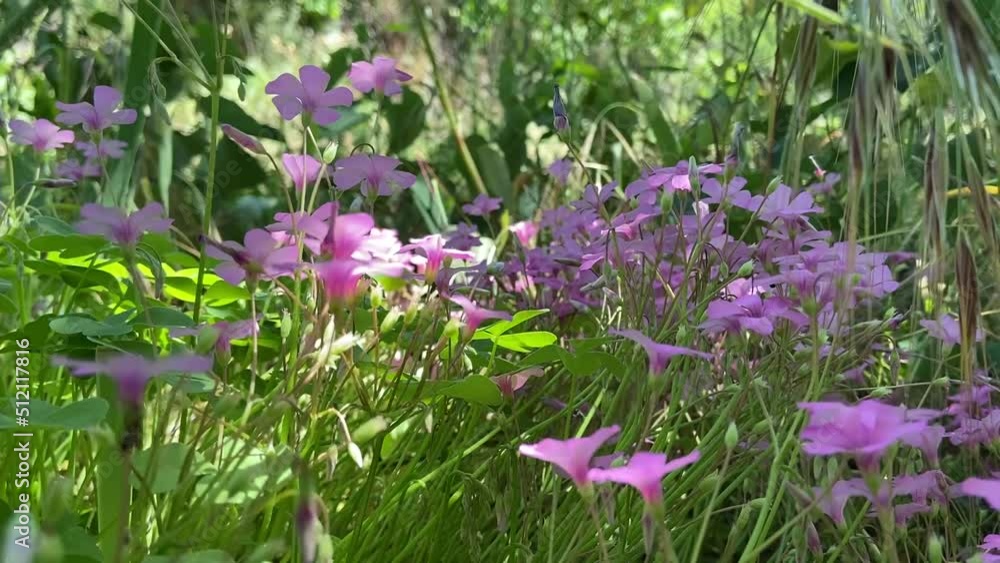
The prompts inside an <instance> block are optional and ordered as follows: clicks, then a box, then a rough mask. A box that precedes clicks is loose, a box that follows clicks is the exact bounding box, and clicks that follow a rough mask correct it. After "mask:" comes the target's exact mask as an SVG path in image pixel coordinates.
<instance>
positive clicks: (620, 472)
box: [589, 450, 701, 505]
mask: <svg viewBox="0 0 1000 563" xmlns="http://www.w3.org/2000/svg"><path fill="white" fill-rule="evenodd" d="M700 458H701V454H700V453H699V452H698V450H694V451H693V452H691V453H689V454H688V455H686V456H684V457H679V458H677V459H674V460H671V461H669V462H668V461H667V456H666V455H665V454H657V453H652V452H637V453H635V454H634V455H632V458H631V459H629V460H628V463H627V464H626V465H624V466H622V467H612V468H611V469H591V470H590V472H589V477H590V480H591V481H593V482H595V483H606V482H608V481H611V482H614V483H623V484H625V485H631V486H633V487H635V488H636V489H638V491H639V494H641V495H642V499H643V500H644V501H645V502H646V504H647V505H656V504H659V503H660V502H661V501H662V500H663V487H662V485H661V482H662V481H663V478H664V477H665V476H666V475H667V474H668V473H672V472H674V471H677V470H678V469H681V468H682V467H686V466H688V465H691V464H692V463H694V462H696V461H698V460H699V459H700Z"/></svg>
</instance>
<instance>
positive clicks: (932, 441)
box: [901, 424, 947, 467]
mask: <svg viewBox="0 0 1000 563" xmlns="http://www.w3.org/2000/svg"><path fill="white" fill-rule="evenodd" d="M946 434H947V432H946V431H945V429H944V426H940V425H937V424H935V425H933V426H928V427H926V428H922V429H920V430H918V431H916V432H913V433H911V434H906V435H904V436H903V437H902V438H901V440H902V441H903V443H904V444H906V445H907V446H910V447H911V448H917V449H919V450H920V451H921V452H923V454H924V457H925V458H927V463H929V464H931V465H932V466H934V467H937V465H938V448H940V447H941V440H943V439H944V437H945V435H946Z"/></svg>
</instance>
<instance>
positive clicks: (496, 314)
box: [447, 295, 510, 338]
mask: <svg viewBox="0 0 1000 563" xmlns="http://www.w3.org/2000/svg"><path fill="white" fill-rule="evenodd" d="M447 299H448V300H449V301H451V302H452V303H454V304H456V305H458V306H459V307H461V308H462V311H463V312H464V313H465V329H464V330H463V332H464V333H465V337H466V338H469V337H471V336H472V334H473V333H475V332H476V329H477V328H479V325H481V324H482V323H483V321H485V320H488V319H506V320H510V314H509V313H505V312H503V311H493V310H491V309H484V308H482V307H480V306H478V305H476V304H475V303H473V302H472V300H471V299H469V298H468V297H465V296H463V295H452V296H449V297H448V298H447Z"/></svg>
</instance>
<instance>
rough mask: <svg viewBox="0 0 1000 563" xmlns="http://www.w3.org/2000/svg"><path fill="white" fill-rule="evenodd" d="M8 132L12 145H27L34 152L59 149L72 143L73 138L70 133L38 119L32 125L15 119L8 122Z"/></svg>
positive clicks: (49, 122)
mask: <svg viewBox="0 0 1000 563" xmlns="http://www.w3.org/2000/svg"><path fill="white" fill-rule="evenodd" d="M10 131H11V133H12V136H11V140H12V141H14V144H17V145H27V146H29V147H31V148H33V149H35V152H45V151H50V150H53V149H61V148H62V146H63V145H65V144H66V143H72V142H73V138H74V135H73V132H72V131H70V130H68V129H60V128H59V126H58V125H56V124H55V123H52V122H51V121H49V120H48V119H38V120H36V121H35V122H34V123H28V122H27V121H22V120H20V119H15V120H12V121H11V122H10Z"/></svg>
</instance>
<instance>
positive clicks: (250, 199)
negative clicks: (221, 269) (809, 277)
mask: <svg viewBox="0 0 1000 563" xmlns="http://www.w3.org/2000/svg"><path fill="white" fill-rule="evenodd" d="M227 8H228V9H227ZM994 8H995V6H994V2H993V0H974V1H972V0H961V1H959V0H914V1H886V2H864V1H838V0H783V1H776V0H669V1H643V2H621V1H607V0H604V1H599V0H579V1H548V2H535V1H530V0H485V1H482V0H475V1H473V0H469V1H465V2H461V1H448V2H445V1H439V0H427V1H420V2H396V1H390V0H385V1H378V2H344V1H337V0H295V1H288V2H285V1H280V2H279V1H270V2H268V1H256V0H230V3H229V5H228V6H226V3H225V2H223V1H207V0H200V1H196V0H171V1H166V0H139V1H131V0H129V1H121V2H115V1H112V0H90V1H72V2H70V1H59V0H47V1H46V0H2V2H0V14H3V21H2V22H0V47H3V55H2V57H0V109H2V111H3V112H4V113H5V114H8V115H9V114H14V115H18V114H20V115H24V114H27V115H32V116H36V117H46V118H50V119H51V118H52V117H53V116H54V115H55V113H56V110H55V106H54V103H55V101H56V100H67V101H76V100H79V99H83V98H84V97H85V96H88V95H89V90H90V89H91V88H92V87H93V86H94V85H95V84H101V83H105V84H112V85H115V86H117V87H119V88H122V89H124V90H125V91H126V103H131V104H132V105H134V106H143V110H144V111H143V113H144V114H145V115H146V119H145V121H144V122H143V123H137V124H136V126H133V127H125V128H123V129H122V132H121V133H120V136H121V137H123V138H124V139H125V140H128V141H133V140H139V139H141V140H142V142H141V143H134V144H135V145H136V152H135V158H134V164H133V163H132V162H131V161H129V160H128V159H126V161H125V162H124V163H123V164H122V165H121V169H120V170H115V171H113V176H114V180H115V181H116V182H119V183H120V184H121V185H122V186H124V188H123V189H132V190H134V191H135V192H136V193H137V194H138V197H139V199H140V201H141V200H143V199H146V200H148V199H157V200H161V201H163V202H164V203H165V205H166V206H167V207H168V209H170V212H171V214H172V215H173V216H174V217H176V218H177V222H178V225H179V226H180V228H181V230H182V231H183V232H186V233H197V232H198V231H199V229H200V227H199V224H200V218H201V215H202V209H203V208H204V201H203V198H204V195H203V194H205V192H206V189H205V188H206V177H207V167H208V164H207V157H206V155H207V153H208V143H209V141H208V138H209V135H208V127H209V125H210V123H209V117H208V116H209V111H210V101H209V95H208V92H207V90H206V89H205V88H204V87H203V86H202V85H200V84H198V83H197V82H196V81H194V80H192V78H191V77H190V74H189V73H186V72H183V71H182V70H181V69H180V68H178V67H177V66H175V64H174V63H173V62H171V61H170V60H167V59H166V58H165V57H166V56H167V55H168V54H169V53H174V54H176V55H177V56H178V57H179V58H180V59H181V60H182V61H185V64H188V65H190V66H191V67H192V68H198V67H200V66H202V65H203V66H204V68H205V69H209V70H210V71H212V70H213V69H216V68H220V66H219V62H218V61H216V60H215V57H216V55H215V53H217V52H219V49H218V48H217V45H216V43H215V42H216V41H217V40H218V39H217V38H218V37H225V38H226V41H228V43H227V45H226V50H225V52H226V53H227V56H226V57H225V60H224V61H223V62H222V66H221V68H223V69H224V72H225V77H224V82H223V84H224V88H223V99H222V100H221V105H220V115H221V121H222V122H224V123H231V124H233V125H235V126H237V127H238V128H240V129H242V130H244V131H246V132H248V133H251V134H253V135H256V136H259V137H261V138H263V139H265V140H267V143H268V147H269V149H271V150H272V152H273V153H279V152H282V151H284V150H296V149H298V148H300V147H301V144H302V138H301V137H302V134H301V131H298V130H296V129H295V127H294V126H293V125H292V124H286V123H283V122H282V121H281V120H280V118H279V116H278V115H277V112H276V111H275V110H274V108H273V107H272V106H271V104H270V101H269V97H268V96H267V95H266V94H265V93H264V85H265V84H266V83H267V82H268V81H269V80H271V79H272V78H273V77H275V76H277V75H278V74H280V73H282V72H289V71H290V72H295V71H296V69H297V68H298V67H299V66H301V65H303V64H317V65H320V66H323V67H325V68H326V69H327V70H328V71H329V72H330V74H331V75H332V77H333V79H334V81H336V82H339V83H341V84H345V83H346V76H345V75H346V72H347V70H348V68H349V67H350V63H351V62H352V61H355V60H361V59H370V58H371V57H372V56H374V55H376V54H384V55H388V56H392V57H395V58H396V59H398V60H399V61H400V67H401V68H404V69H406V70H407V71H408V72H410V73H411V74H413V75H414V77H415V79H414V80H413V81H412V82H410V83H409V87H408V88H407V89H406V90H405V94H404V95H403V96H402V97H401V98H399V99H396V100H386V101H384V102H381V103H379V102H375V101H372V100H364V101H360V102H358V103H356V104H355V105H354V106H353V107H352V108H350V110H349V111H347V112H346V115H345V117H344V118H342V119H341V120H340V121H338V122H337V123H335V124H334V125H333V126H331V127H329V128H327V130H326V131H324V134H325V135H326V137H327V138H328V139H339V140H340V143H339V145H337V146H336V147H335V149H334V148H331V149H330V151H329V152H328V154H327V156H328V158H329V159H332V158H333V157H334V155H336V154H339V155H343V154H346V153H347V152H349V151H350V150H352V149H353V148H354V147H355V146H357V145H358V144H360V143H371V144H372V145H374V146H375V147H376V148H377V150H378V151H379V152H384V153H389V154H394V155H396V156H398V157H399V158H401V159H402V160H404V162H405V165H404V166H405V167H406V168H407V169H408V170H410V171H412V172H414V173H417V174H418V176H419V177H420V180H419V181H418V183H417V185H416V186H415V187H414V189H412V190H410V191H409V192H407V193H404V194H402V195H401V196H399V197H396V198H392V199H389V200H384V201H380V202H379V205H380V206H381V208H380V209H379V210H378V211H381V212H382V213H381V214H380V217H381V221H382V222H383V223H385V224H386V226H391V227H395V228H397V229H399V230H400V231H401V235H402V236H409V235H415V234H421V233H424V232H428V231H440V230H443V229H446V228H447V225H448V224H451V223H454V222H456V221H458V220H461V219H462V213H461V209H460V206H461V204H462V203H464V202H467V201H469V200H470V199H472V197H474V196H475V195H476V193H477V182H476V180H475V178H474V176H473V175H472V172H471V171H470V167H469V166H468V165H467V163H466V162H465V161H463V159H462V158H461V153H460V151H459V150H457V149H458V146H457V142H458V141H461V142H462V143H463V144H464V145H465V146H467V147H468V150H469V153H470V154H471V156H472V160H473V161H474V164H475V168H476V173H477V174H478V176H480V177H481V178H482V183H483V187H484V188H485V189H486V190H487V191H488V192H490V193H492V194H493V195H496V196H500V197H503V198H504V200H505V202H507V203H508V209H510V210H511V214H512V218H511V220H516V219H519V218H530V217H532V216H534V215H536V214H537V213H538V209H539V206H540V205H541V204H548V203H554V202H558V201H560V200H563V198H564V197H571V196H572V195H573V194H574V193H578V192H579V191H580V190H582V189H583V186H584V184H585V183H586V180H587V179H595V180H598V181H600V182H602V183H603V182H606V181H609V180H618V181H620V182H621V183H622V185H623V186H624V185H625V184H627V183H628V182H629V181H631V180H632V179H635V178H636V177H637V176H638V175H639V174H640V173H641V171H642V169H643V168H644V167H647V166H655V165H670V164H674V163H676V162H677V161H678V160H681V159H685V160H686V159H687V158H688V157H691V156H693V157H694V158H695V159H697V160H698V161H699V162H706V161H721V160H722V159H723V157H724V155H725V154H726V153H727V151H729V150H730V149H731V145H732V142H731V140H730V136H731V132H732V131H733V130H734V126H735V124H736V123H738V122H739V123H745V124H748V125H749V134H748V135H747V136H746V137H745V138H744V139H743V140H742V142H740V143H739V145H740V149H741V151H740V154H741V156H742V162H741V165H740V173H741V174H743V175H745V176H746V177H747V178H748V179H749V180H750V186H751V189H752V190H754V191H758V192H759V191H763V190H764V189H765V187H766V186H767V185H768V184H769V183H770V181H771V179H772V178H773V177H774V176H775V175H781V177H782V179H783V181H784V182H786V183H789V184H793V185H805V184H808V183H810V182H814V181H816V180H817V178H816V177H815V169H814V164H813V161H814V162H815V163H816V164H817V165H818V166H820V167H822V169H824V170H828V171H831V172H837V173H841V174H843V175H844V176H845V178H847V177H848V176H850V178H849V181H841V182H839V183H837V184H836V185H835V186H834V188H833V190H832V191H830V192H829V193H828V194H826V195H822V196H820V203H821V204H822V205H823V206H824V207H825V208H826V211H827V213H826V215H825V217H824V218H823V219H822V220H821V221H820V224H822V225H823V226H824V227H827V228H830V229H833V230H834V231H835V232H836V233H838V234H843V231H844V230H845V229H847V228H848V227H851V225H850V224H849V223H850V222H851V221H855V223H854V224H853V227H852V228H856V229H855V230H856V232H855V235H856V236H857V237H858V238H859V239H861V240H864V241H867V243H868V244H870V245H875V246H880V247H882V248H887V249H894V250H898V249H901V248H910V249H917V250H925V251H926V250H927V245H928V241H927V240H925V239H927V236H926V235H927V229H926V228H925V227H926V226H927V221H928V213H931V212H937V211H940V212H941V213H942V217H943V218H944V219H946V220H945V221H944V223H945V231H946V233H945V237H944V241H945V243H946V244H944V246H943V247H941V245H940V244H939V245H937V246H936V250H935V252H937V257H938V258H941V257H943V256H945V255H946V254H947V248H949V245H948V244H947V241H949V240H950V241H951V243H952V244H954V242H955V240H956V237H957V236H958V235H959V230H958V228H959V227H961V226H963V225H969V226H975V229H970V231H976V232H975V233H974V234H973V235H971V236H974V237H975V239H976V244H975V245H974V246H975V247H977V248H981V249H983V250H984V255H983V256H984V260H985V262H984V264H996V263H997V262H996V255H995V252H994V253H993V254H989V253H988V251H989V249H995V247H996V241H995V234H990V233H991V231H990V229H993V227H992V221H993V219H992V217H993V215H994V213H995V205H994V203H993V199H992V198H991V197H990V196H989V194H990V193H991V192H990V191H989V190H990V186H992V185H993V184H995V181H994V180H995V174H996V172H995V170H996V169H995V164H996V162H995V161H996V155H997V146H996V136H995V128H996V124H997V123H998V120H997V117H998V115H997V112H998V111H1000V104H998V103H997V101H996V100H997V98H996V95H997V68H998V65H997V60H996V59H995V57H996V45H995V44H994V38H995V37H996V36H997V32H998V31H1000V13H998V12H997V10H995V9H994ZM225 14H228V23H226V16H225ZM137 22H139V23H137ZM421 26H423V28H424V31H426V33H425V34H421V33H420V31H421ZM153 29H155V30H156V34H155V36H154V35H152V34H151V33H149V31H150V30H153ZM196 59H197V60H196ZM435 63H436V64H437V65H438V66H439V68H440V73H439V75H435V73H434V72H433V66H434V64H435ZM554 84H559V85H560V86H561V87H562V89H563V92H564V97H565V99H566V102H567V106H568V110H569V113H570V118H571V122H572V125H573V128H572V132H571V137H572V140H573V142H574V143H575V144H576V145H577V146H578V147H580V152H581V154H580V156H581V158H582V160H583V162H584V163H586V165H587V167H588V171H589V173H588V176H587V177H586V178H585V177H584V176H583V175H581V174H579V173H577V175H576V176H574V177H573V180H572V181H571V182H570V184H569V187H568V188H567V189H568V190H569V192H570V193H566V190H565V189H564V188H562V187H560V186H557V185H556V184H555V183H554V182H553V180H552V178H551V177H550V176H549V175H548V174H546V172H545V169H546V167H547V166H548V165H549V164H550V163H551V162H552V161H553V160H555V159H557V158H563V157H567V156H568V154H567V149H566V148H565V144H564V143H562V142H561V141H560V140H559V139H558V138H557V137H556V136H555V134H554V131H553V129H552V125H551V122H552V110H551V99H552V89H553V85H554ZM442 88H447V92H446V94H447V95H448V96H449V97H450V101H451V104H450V107H449V108H448V109H449V110H451V114H452V115H447V113H448V112H447V111H446V109H445V108H444V107H443V105H442V103H441V101H442ZM852 116H855V117H858V116H860V119H856V120H855V123H854V125H853V126H852V125H851V120H852ZM452 122H453V123H454V126H451V125H450V123H452ZM934 123H939V124H940V129H939V130H938V133H939V134H940V138H941V139H942V140H943V144H942V145H941V147H939V148H942V149H943V150H944V152H945V153H946V154H945V155H944V156H946V157H947V158H946V159H945V161H946V162H947V182H945V185H943V186H935V187H934V188H933V189H934V190H938V191H940V192H941V193H942V194H944V193H945V191H947V190H956V189H958V188H962V187H966V186H969V185H970V182H969V177H970V174H972V175H973V178H972V179H973V183H974V184H981V187H982V189H980V190H979V191H977V185H972V186H971V187H972V188H974V189H972V190H966V192H967V193H965V194H964V195H963V194H961V193H952V194H949V195H951V196H955V197H947V198H944V196H943V195H942V197H943V198H944V200H945V202H946V205H945V207H946V209H942V210H928V205H929V204H928V199H927V197H925V192H926V190H927V182H928V174H927V170H926V166H925V163H926V161H927V155H928V151H929V150H930V148H931V146H930V142H929V140H930V139H931V138H932V133H931V129H932V126H933V124H934ZM852 135H853V137H852ZM852 139H853V142H854V144H855V147H854V148H855V149H857V152H856V154H855V155H854V157H855V161H856V162H857V165H856V166H853V167H852V166H851V162H852V161H851V154H850V149H851V143H852ZM286 147H287V148H286ZM219 151H220V152H219V165H218V167H217V169H216V184H217V189H216V190H215V197H216V198H217V200H216V201H215V202H214V204H213V209H215V210H216V211H215V217H214V220H215V225H217V228H218V230H219V231H221V234H222V235H223V236H226V237H235V236H237V235H238V234H239V233H242V232H243V231H244V230H245V229H247V228H248V227H250V226H254V225H261V224H263V223H265V222H266V221H267V220H268V219H269V218H270V217H271V216H272V213H273V210H274V209H275V208H276V207H277V206H278V204H279V200H280V192H279V190H278V187H277V185H276V182H278V181H283V179H282V178H280V177H279V176H278V175H275V174H273V173H271V171H270V170H269V169H268V167H269V166H270V165H269V163H268V162H267V161H266V160H260V159H255V158H253V157H251V156H248V155H247V154H245V153H244V152H243V151H242V150H240V149H239V148H238V147H237V146H235V145H234V144H233V143H231V142H229V141H228V140H223V141H222V142H221V144H220V148H219ZM810 157H812V158H811V159H810ZM5 162H6V161H5ZM16 173H17V177H18V178H19V179H20V178H23V177H26V175H29V174H31V173H32V172H31V166H30V165H29V164H25V165H24V169H23V170H17V171H16ZM18 185H20V180H19V181H18ZM852 186H854V187H853V188H852ZM993 189H994V190H995V188H993ZM980 193H982V194H983V195H984V196H986V197H979V196H978V195H977V194H980ZM43 197H45V194H43ZM854 213H856V215H854ZM852 217H853V219H852ZM984 236H985V237H986V238H984ZM989 237H994V238H993V239H989ZM927 258H929V259H933V257H929V256H928V257H927ZM983 289H985V288H983Z"/></svg>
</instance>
